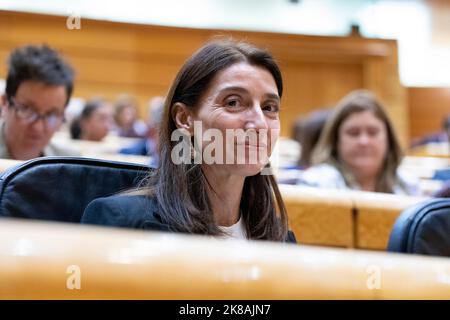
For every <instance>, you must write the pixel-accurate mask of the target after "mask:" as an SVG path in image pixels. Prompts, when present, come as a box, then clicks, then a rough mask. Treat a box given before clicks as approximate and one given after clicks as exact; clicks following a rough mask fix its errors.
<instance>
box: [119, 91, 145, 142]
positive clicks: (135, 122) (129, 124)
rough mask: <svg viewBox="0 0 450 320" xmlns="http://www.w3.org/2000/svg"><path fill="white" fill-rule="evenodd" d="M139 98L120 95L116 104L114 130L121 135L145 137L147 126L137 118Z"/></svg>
mask: <svg viewBox="0 0 450 320" xmlns="http://www.w3.org/2000/svg"><path fill="white" fill-rule="evenodd" d="M137 111H138V107H137V100H136V99H135V98H133V97H131V96H128V95H123V96H121V97H119V99H118V100H117V101H116V103H115V105H114V121H115V128H114V131H115V132H116V134H117V135H118V136H119V137H125V138H143V137H145V134H146V133H147V126H146V125H145V123H144V122H143V121H142V120H139V119H138V118H137Z"/></svg>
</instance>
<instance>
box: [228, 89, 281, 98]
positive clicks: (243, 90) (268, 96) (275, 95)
mask: <svg viewBox="0 0 450 320" xmlns="http://www.w3.org/2000/svg"><path fill="white" fill-rule="evenodd" d="M226 91H239V92H241V93H246V94H249V91H248V90H247V89H245V88H243V87H239V86H230V87H225V88H223V89H221V90H220V92H226ZM264 96H265V97H267V98H269V99H274V100H277V101H280V97H279V96H278V95H277V94H275V93H266V94H265V95H264Z"/></svg>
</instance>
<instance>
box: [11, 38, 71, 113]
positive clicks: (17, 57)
mask: <svg viewBox="0 0 450 320" xmlns="http://www.w3.org/2000/svg"><path fill="white" fill-rule="evenodd" d="M28 80H32V81H38V82H43V83H45V84H48V85H63V86H65V87H66V93H67V101H66V105H67V103H68V102H69V100H70V96H71V95H72V91H73V80H74V71H73V69H72V67H71V66H70V65H69V64H68V63H67V62H66V61H64V59H62V58H61V57H60V55H59V54H58V52H56V51H55V50H53V49H52V48H50V47H48V46H47V45H41V46H34V45H27V46H24V47H20V48H17V49H15V50H14V51H13V52H12V53H11V55H10V56H9V59H8V75H7V77H6V90H5V92H6V96H7V97H8V98H11V97H13V96H14V95H15V94H16V92H17V89H18V88H19V85H20V84H21V83H22V82H24V81H28Z"/></svg>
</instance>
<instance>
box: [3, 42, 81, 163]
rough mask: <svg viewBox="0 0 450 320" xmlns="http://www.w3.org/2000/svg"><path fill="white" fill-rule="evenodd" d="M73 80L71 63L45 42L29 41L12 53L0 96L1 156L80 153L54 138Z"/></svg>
mask: <svg viewBox="0 0 450 320" xmlns="http://www.w3.org/2000/svg"><path fill="white" fill-rule="evenodd" d="M73 82H74V71H73V69H72V67H71V66H70V65H69V64H68V63H67V62H65V61H64V60H63V59H62V57H61V56H60V55H59V54H58V53H57V52H56V51H55V50H54V49H52V48H50V47H48V46H46V45H42V46H34V45H27V46H24V47H20V48H17V49H16V50H14V51H13V52H12V53H11V55H10V57H9V60H8V74H7V76H6V88H5V94H4V95H2V97H1V107H2V108H1V110H2V112H1V113H2V119H1V121H0V158H4V159H17V160H29V159H33V158H37V157H42V156H74V155H78V154H79V153H78V152H77V151H76V150H71V149H69V148H68V147H67V146H62V145H58V144H57V143H55V142H52V141H51V138H52V137H53V135H54V133H55V132H56V131H57V130H58V129H59V128H60V126H61V124H62V123H63V121H64V111H65V108H66V106H67V104H68V102H69V100H70V97H71V95H72V91H73Z"/></svg>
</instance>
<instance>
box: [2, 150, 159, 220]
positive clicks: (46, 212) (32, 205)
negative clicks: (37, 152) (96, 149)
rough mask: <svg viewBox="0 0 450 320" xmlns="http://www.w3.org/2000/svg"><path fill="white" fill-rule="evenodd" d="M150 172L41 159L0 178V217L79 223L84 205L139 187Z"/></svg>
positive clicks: (138, 167)
mask: <svg viewBox="0 0 450 320" xmlns="http://www.w3.org/2000/svg"><path fill="white" fill-rule="evenodd" d="M149 170H150V168H149V167H147V166H144V165H138V164H133V163H125V162H116V161H108V160H98V159H88V158H78V157H43V158H37V159H33V160H30V161H27V162H25V163H23V164H21V165H18V166H15V167H13V168H11V169H9V170H7V171H6V172H4V173H3V174H2V175H1V177H0V217H13V218H27V219H37V220H49V221H61V222H74V223H78V222H80V219H81V216H82V214H83V211H84V209H85V207H86V206H87V204H88V203H89V202H91V201H92V200H93V199H95V198H98V197H105V196H109V195H113V194H117V193H120V192H121V191H124V190H127V189H130V188H133V187H136V186H138V184H139V183H140V182H141V181H142V179H143V178H144V177H145V176H146V174H148V172H149Z"/></svg>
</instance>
